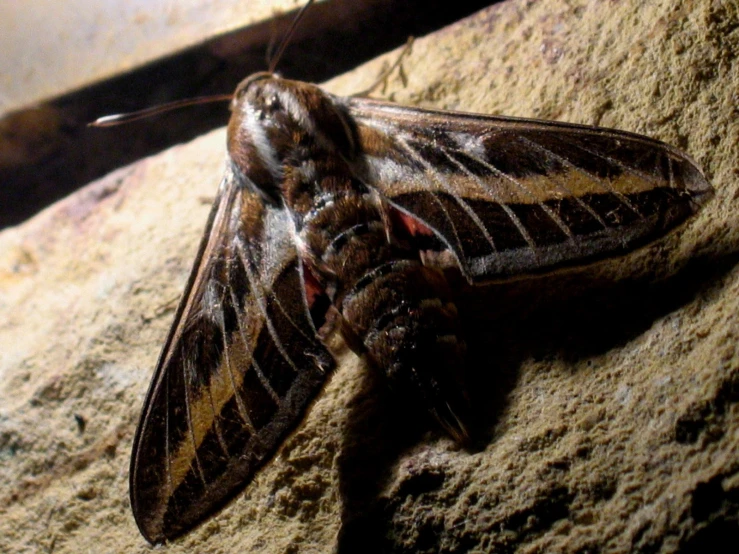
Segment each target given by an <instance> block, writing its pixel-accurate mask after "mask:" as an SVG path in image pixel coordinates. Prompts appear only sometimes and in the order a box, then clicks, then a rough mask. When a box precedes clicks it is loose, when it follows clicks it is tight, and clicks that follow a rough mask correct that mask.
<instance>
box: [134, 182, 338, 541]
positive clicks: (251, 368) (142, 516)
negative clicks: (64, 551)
mask: <svg viewBox="0 0 739 554" xmlns="http://www.w3.org/2000/svg"><path fill="white" fill-rule="evenodd" d="M292 232H293V229H292V223H291V220H290V217H289V214H288V213H286V212H285V211H284V210H281V209H278V208H275V207H270V206H267V205H265V204H264V203H263V202H262V200H261V199H260V198H259V197H258V196H257V195H256V194H254V193H252V192H249V191H248V190H246V189H245V188H244V187H240V186H237V185H236V184H235V182H234V179H233V177H232V176H231V175H227V177H226V178H225V179H224V183H223V184H222V185H221V188H220V190H219V193H218V197H217V199H216V201H215V204H214V206H213V210H212V212H211V216H210V219H209V222H208V226H207V228H206V233H205V236H204V237H203V242H202V243H201V246H200V251H199V253H198V257H197V259H196V261H195V266H194V268H193V272H192V275H191V276H190V281H189V283H188V285H187V288H186V291H185V294H184V296H183V299H182V301H181V304H180V307H179V309H178V311H177V315H176V317H175V321H174V324H173V327H172V329H171V331H170V334H169V337H168V339H167V342H166V344H165V346H164V349H163V351H162V354H161V357H160V358H159V362H158V365H157V369H156V372H155V374H154V378H153V381H152V383H151V386H150V389H149V392H148V395H147V397H146V403H145V405H144V410H143V413H142V415H141V420H140V422H139V426H138V429H137V431H136V437H135V439H134V446H133V456H132V459H131V472H130V494H131V506H132V509H133V513H134V517H135V518H136V523H137V524H138V526H139V529H140V530H141V533H142V534H143V535H144V537H146V539H147V540H148V541H150V542H151V543H159V542H163V541H164V540H167V539H172V538H175V537H177V536H178V535H181V534H182V533H185V532H187V531H188V530H190V529H191V528H193V527H194V526H195V525H197V524H198V523H200V522H201V521H203V520H204V519H205V518H206V517H207V516H209V515H210V514H212V513H213V512H214V511H216V510H218V509H219V508H220V507H222V506H223V505H224V504H225V503H226V502H228V501H229V500H230V499H231V498H232V497H233V496H234V495H236V494H237V493H238V492H239V491H241V490H242V489H243V488H244V487H245V486H246V484H247V483H248V482H249V481H250V480H251V479H252V477H253V476H254V474H255V472H256V471H257V470H258V469H259V467H260V466H262V465H263V464H264V463H265V462H266V461H268V459H269V458H270V457H271V456H272V455H273V453H274V452H275V450H276V449H277V448H278V446H279V445H280V443H281V442H282V440H283V439H284V438H285V436H286V435H287V434H288V433H289V432H290V431H291V430H292V429H293V428H294V427H295V426H296V425H297V424H298V423H299V422H300V421H301V420H302V418H303V414H304V413H305V410H306V409H307V407H308V405H309V404H310V402H311V400H312V399H313V398H314V397H315V395H316V394H317V393H318V392H319V391H320V389H321V387H322V385H323V383H324V381H325V380H326V377H327V375H328V373H329V372H330V370H331V369H332V368H333V366H334V360H333V358H332V356H331V355H330V354H329V352H328V351H327V350H326V348H325V347H324V346H323V344H321V342H320V341H319V340H318V339H317V337H316V329H315V328H314V325H313V322H312V318H311V313H310V308H311V307H309V305H308V298H307V296H306V292H305V286H304V280H303V276H302V269H301V266H300V263H299V260H298V257H297V252H296V249H295V245H294V241H293V238H292ZM314 307H315V306H314Z"/></svg>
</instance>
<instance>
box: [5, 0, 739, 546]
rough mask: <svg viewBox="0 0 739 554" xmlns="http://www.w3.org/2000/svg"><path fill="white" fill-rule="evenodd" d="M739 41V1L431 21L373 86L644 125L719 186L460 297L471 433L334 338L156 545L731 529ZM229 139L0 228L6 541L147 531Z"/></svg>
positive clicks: (515, 8) (619, 535) (474, 541)
mask: <svg viewBox="0 0 739 554" xmlns="http://www.w3.org/2000/svg"><path fill="white" fill-rule="evenodd" d="M396 56H397V54H392V55H390V56H388V57H386V60H394V59H395V57H396ZM737 58H739V11H738V9H737V5H736V4H735V3H730V2H719V1H716V0H695V1H693V2H668V1H655V2H649V3H648V4H645V3H644V2H639V1H636V0H624V1H621V2H604V1H597V2H592V1H585V0H581V1H574V2H573V1H564V0H561V1H560V0H552V1H548V2H535V1H531V0H529V1H523V0H512V1H508V2H504V3H501V4H498V5H495V6H492V7H490V8H488V9H486V10H484V11H482V12H480V13H478V14H476V15H475V16H473V17H471V18H468V19H466V20H463V21H460V22H458V23H457V24H455V25H453V26H451V27H449V28H446V29H444V30H442V31H439V32H437V33H435V34H434V35H432V36H429V37H425V38H421V39H418V40H417V41H416V43H415V44H414V46H413V51H412V53H411V55H410V56H409V57H408V58H407V59H406V60H405V61H404V63H403V69H404V73H405V75H406V76H407V83H406V84H403V83H402V82H401V81H400V80H399V79H396V78H391V79H390V81H389V83H388V87H387V90H385V91H384V92H383V93H382V94H384V96H385V97H387V98H390V99H393V100H394V101H397V102H400V103H407V104H414V105H423V106H427V107H436V108H443V109H457V110H465V111H474V112H480V113H505V114H508V115H518V116H527V117H540V118H548V119H560V120H566V121H574V122H580V123H587V124H597V125H602V126H610V127H618V128H622V129H628V130H631V131H635V132H640V133H644V134H648V135H650V136H653V137H655V138H659V139H662V140H664V141H666V142H669V143H672V144H674V145H676V146H678V147H680V148H682V149H684V150H686V151H687V152H689V153H690V154H691V155H692V156H693V157H694V158H695V159H696V160H697V161H698V163H699V164H700V165H701V166H702V167H703V168H704V170H705V173H706V175H707V176H708V178H709V179H710V180H711V181H712V183H713V184H714V186H715V188H716V190H717V194H716V197H715V198H714V199H713V200H712V201H711V203H710V204H709V205H707V206H706V208H705V209H704V210H703V211H702V212H700V213H699V215H698V216H697V217H696V218H694V219H693V220H691V222H690V223H689V224H688V225H687V226H685V227H683V228H681V229H680V230H679V231H677V232H675V233H673V234H671V235H670V236H669V237H667V238H666V239H664V240H662V241H660V242H659V243H657V244H655V245H653V246H650V247H648V248H646V249H644V250H641V251H639V252H637V253H635V254H632V255H630V256H628V257H626V258H622V259H620V260H614V261H610V262H607V263H605V264H601V265H600V266H596V267H592V268H588V269H586V270H583V271H580V272H570V273H566V274H559V275H556V276H552V277H547V278H537V279H535V280H527V281H520V282H515V283H510V284H505V285H500V286H494V287H493V286H491V287H487V288H485V289H484V290H481V291H477V293H476V294H473V295H469V298H468V297H467V295H466V296H465V297H464V298H462V299H461V301H460V309H461V311H462V313H463V315H464V316H465V322H466V327H467V328H468V333H467V337H468V345H469V349H470V357H471V362H470V367H469V368H468V370H467V374H468V380H469V381H470V383H471V384H472V396H473V402H474V404H475V407H476V410H477V411H478V412H479V428H480V448H479V450H478V451H474V452H469V451H465V450H460V449H459V448H457V447H456V446H455V445H454V444H453V443H452V442H451V441H450V440H449V439H448V438H446V437H445V436H444V435H443V433H442V432H440V431H439V430H438V429H437V428H436V427H434V425H433V424H432V423H430V422H429V421H427V420H426V418H425V417H424V416H423V415H422V414H416V413H414V412H412V411H410V410H408V409H407V408H406V407H404V406H403V402H402V401H400V402H399V401H398V399H397V398H395V397H394V396H393V395H392V394H390V393H389V392H388V391H386V390H385V389H384V388H383V387H382V386H380V385H379V384H378V383H376V381H377V379H375V377H374V376H373V375H372V374H371V373H370V372H368V371H366V370H365V369H364V368H363V367H362V365H361V363H360V362H359V360H357V358H356V357H355V356H354V355H353V354H351V353H350V352H348V351H345V350H344V351H342V352H341V353H340V360H341V367H340V369H339V371H338V372H337V373H336V375H335V376H334V378H333V379H332V380H331V381H330V382H329V384H328V385H327V387H326V389H325V392H324V394H323V395H322V396H321V397H320V399H319V400H318V401H317V402H316V404H315V405H314V407H313V409H312V411H311V412H310V414H309V415H308V417H307V418H306V420H305V422H304V424H303V426H302V427H301V428H300V429H299V430H298V431H297V432H296V433H295V434H294V435H293V436H292V437H290V438H289V439H288V440H287V441H286V443H285V445H284V447H283V449H282V450H281V452H280V453H279V454H278V456H277V457H276V459H275V460H274V461H273V462H272V463H271V464H269V465H268V466H267V467H266V468H265V469H264V470H263V471H262V472H261V473H259V475H258V476H257V477H256V479H255V480H254V482H253V483H252V484H251V485H250V486H249V487H248V488H247V489H246V491H245V492H244V493H243V494H241V495H239V496H238V497H237V498H236V500H235V501H234V502H233V503H232V504H231V505H229V506H228V507H227V508H226V509H224V510H223V511H222V512H221V513H220V514H218V515H217V516H215V517H213V518H212V519H211V520H209V521H208V522H207V523H205V524H204V525H203V526H201V527H200V528H199V529H197V530H196V531H194V532H193V533H191V534H189V535H188V536H186V537H184V538H183V539H181V540H179V541H177V542H175V543H174V544H172V545H170V546H169V547H168V550H169V551H172V552H235V551H243V552H328V551H331V550H332V549H338V550H339V551H340V552H347V553H349V552H362V551H370V552H382V551H386V552H421V553H425V552H429V553H430V552H447V553H451V552H493V551H494V552H522V553H523V552H531V553H533V552H578V553H585V552H614V553H615V552H677V551H680V552H693V551H697V550H698V549H699V548H700V549H701V550H704V551H707V552H722V551H724V552H729V551H733V550H732V549H731V548H730V546H735V544H732V543H734V542H735V541H734V540H733V538H734V537H736V536H737V532H739V523H738V521H737V517H738V516H737V513H739V355H737V353H736V351H735V350H736V338H737V334H738V333H739V319H738V316H737V314H739V269H738V268H737V262H739V211H737V209H736V206H735V205H734V204H735V202H736V199H737V197H739V147H738V146H737V145H738V144H739V123H737V121H739V117H738V115H739V114H737V107H736V106H737V105H738V104H739V96H738V93H737V91H739V70H738V68H737V63H736V61H735V60H736V59H737ZM382 63H384V60H376V61H375V62H373V63H371V64H368V65H367V66H365V67H362V68H359V69H358V70H357V71H355V72H353V73H352V74H350V75H346V76H344V77H342V78H341V79H338V80H336V81H335V82H332V83H330V84H329V87H330V89H331V90H332V91H334V92H339V93H343V94H347V93H350V92H352V91H356V90H362V89H363V88H365V87H366V86H367V85H368V84H369V83H370V82H371V81H372V80H373V79H374V78H375V76H376V75H378V73H379V71H380V67H381V66H382ZM112 132H115V131H112ZM223 156H224V132H223V131H216V132H214V133H211V134H209V135H206V136H203V137H201V138H199V139H197V140H195V141H193V142H191V143H189V144H186V145H183V146H179V147H176V148H172V149H171V150H169V151H167V152H165V153H163V154H161V155H158V156H156V157H153V158H149V159H146V160H142V161H140V162H139V163H137V164H135V165H133V166H130V167H127V168H124V169H121V170H119V171H116V172H114V173H113V174H111V175H109V176H107V177H106V178H104V179H102V180H100V181H98V182H95V183H93V184H91V185H89V186H88V187H86V188H85V189H83V190H81V191H79V192H78V193H76V194H74V195H73V196H71V197H69V198H67V199H65V200H63V201H62V202H59V203H58V204H56V205H54V206H52V207H50V208H49V209H47V210H46V211H45V212H43V213H41V214H39V215H38V216H37V217H35V218H34V219H32V220H30V221H28V222H26V223H25V224H23V225H21V226H19V227H17V228H13V229H9V230H7V231H5V232H4V233H2V234H0V310H1V312H0V313H2V320H0V460H2V465H1V466H0V551H2V552H9V553H10V552H55V553H60V552H62V553H63V552H75V553H76V552H137V551H146V550H147V549H148V547H147V545H146V544H145V542H144V540H143V539H142V538H141V536H140V535H139V534H138V532H137V530H136V527H135V524H134V522H133V518H132V516H131V513H130V507H129V502H128V490H127V489H128V482H127V475H128V463H129V456H130V447H131V441H132V438H133V433H134V429H135V425H136V421H137V418H138V414H139V410H140V408H141V403H142V400H143V396H144V394H145V392H146V388H147V386H148V381H149V378H150V375H151V371H152V369H153V367H154V364H155V362H156V358H157V355H158V353H159V349H160V348H161V344H162V342H163V340H164V338H165V335H166V333H167V329H168V326H169V325H170V323H171V319H172V317H173V311H174V308H175V306H176V301H177V298H178V295H179V293H180V292H181V290H182V288H183V286H184V284H185V281H186V279H187V275H188V272H189V268H190V264H191V262H192V259H193V257H194V255H195V250H196V248H197V244H198V241H199V237H200V233H201V232H202V227H203V225H204V223H205V220H206V218H207V213H208V210H209V205H208V204H209V200H208V199H209V198H212V197H213V195H214V193H215V189H216V186H217V184H218V181H219V179H220V174H221V170H222V163H223ZM724 544H727V546H724V547H723V550H722V548H721V546H720V545H724ZM727 548H728V549H727Z"/></svg>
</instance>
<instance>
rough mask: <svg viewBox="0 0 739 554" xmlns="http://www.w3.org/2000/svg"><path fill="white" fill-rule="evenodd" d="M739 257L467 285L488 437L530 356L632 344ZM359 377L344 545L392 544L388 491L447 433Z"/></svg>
mask: <svg viewBox="0 0 739 554" xmlns="http://www.w3.org/2000/svg"><path fill="white" fill-rule="evenodd" d="M607 263H611V262H607ZM738 263H739V247H737V249H735V251H732V252H726V253H723V254H721V255H720V256H717V254H716V253H713V254H711V255H710V256H709V255H706V256H704V257H694V258H693V259H691V260H690V261H689V262H688V263H687V264H686V265H685V266H684V267H683V268H682V269H681V270H680V271H679V272H678V273H676V274H675V275H673V276H671V277H669V278H667V279H664V280H662V281H659V282H654V281H653V280H651V279H646V278H645V279H624V280H620V281H615V280H614V278H613V276H612V275H613V274H612V273H611V276H610V277H608V276H607V274H608V271H606V272H605V273H604V272H603V271H602V270H601V269H597V268H596V269H595V270H594V269H586V270H584V271H580V272H571V273H565V274H560V275H553V276H547V277H539V278H534V279H530V280H522V281H519V282H514V283H508V284H501V285H495V286H490V287H485V288H483V289H479V290H477V291H470V292H465V293H464V294H463V295H462V296H461V298H460V300H459V303H458V306H459V308H460V313H461V314H463V317H464V320H463V325H464V327H465V333H466V335H465V339H466V341H467V345H468V356H467V368H466V379H467V384H468V389H469V393H470V399H471V402H472V406H473V410H474V412H475V416H476V422H475V423H476V426H477V427H476V428H475V429H474V431H475V434H476V438H477V442H478V446H479V447H481V448H483V447H484V446H485V445H486V444H488V443H489V442H490V440H491V439H492V437H493V435H494V432H495V425H496V423H497V421H498V419H499V417H500V414H501V412H502V411H503V410H504V409H505V407H506V404H507V398H508V396H509V394H510V392H511V390H512V389H513V387H514V386H515V384H516V381H517V378H518V372H519V367H520V366H521V364H522V362H523V361H524V360H527V359H531V358H533V359H546V358H555V357H556V358H559V359H564V360H570V361H576V360H581V359H583V358H587V357H592V356H597V355H599V354H603V353H605V352H607V351H608V350H610V349H612V348H615V347H617V346H619V345H623V344H626V343H628V342H629V341H631V340H633V339H635V338H636V337H638V336H639V335H641V334H642V333H644V332H645V331H646V330H647V329H648V328H649V327H650V326H651V325H652V324H653V323H654V322H655V320H657V319H659V318H661V317H663V316H665V315H667V314H669V313H671V312H673V311H675V310H677V309H678V308H679V307H680V306H683V305H685V304H687V303H689V302H690V301H691V300H692V299H693V298H694V297H695V296H696V295H697V294H699V293H703V294H708V293H709V291H710V289H711V287H712V285H713V286H716V284H717V283H718V282H719V281H720V279H721V278H722V277H723V276H724V275H725V274H726V273H727V272H728V271H730V270H731V269H732V268H733V267H734V266H735V265H737V264H738ZM601 267H602V266H601ZM581 367H582V365H581ZM591 370H592V371H597V370H598V369H597V367H592V368H591ZM358 378H360V379H362V380H363V389H364V390H363V393H362V394H360V395H358V396H357V397H355V398H354V399H353V401H352V403H351V405H350V406H348V410H349V417H348V419H347V421H348V423H347V427H346V429H345V432H344V439H343V444H342V449H341V451H342V454H341V456H340V458H339V460H338V470H339V481H340V485H339V487H340V494H341V497H342V516H341V517H342V527H341V530H340V532H339V536H338V542H337V548H336V552H338V553H339V554H349V553H352V554H354V553H361V552H374V553H377V552H387V551H391V550H392V547H391V546H390V545H391V544H392V541H391V540H389V535H391V534H392V529H391V525H392V518H393V508H392V506H391V505H390V504H389V503H388V502H387V501H386V500H385V501H383V499H381V498H380V497H379V493H380V491H382V490H383V488H384V486H385V485H386V484H387V483H388V482H389V479H390V477H391V474H392V471H393V467H394V465H395V462H397V460H398V458H399V457H400V454H401V453H402V452H403V451H404V450H407V449H408V448H410V447H412V446H413V445H415V444H417V443H418V442H419V440H420V439H421V437H422V435H423V434H424V433H428V432H436V433H438V434H439V435H441V434H442V432H441V431H439V430H438V429H437V428H436V427H435V426H434V423H433V422H432V421H431V420H430V418H429V417H428V416H427V415H426V414H424V413H419V412H418V410H417V408H415V407H414V406H413V405H412V404H411V403H409V402H406V399H402V398H397V397H396V396H395V395H394V394H393V393H392V392H391V391H389V390H388V388H387V387H386V386H385V384H384V382H383V378H382V377H381V376H380V375H378V374H377V372H372V371H369V370H368V371H364V372H362V375H361V376H358Z"/></svg>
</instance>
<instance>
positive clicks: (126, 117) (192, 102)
mask: <svg viewBox="0 0 739 554" xmlns="http://www.w3.org/2000/svg"><path fill="white" fill-rule="evenodd" d="M232 99H233V94H215V95H213V96H198V97H197V98H186V99H183V100H174V101H173V102H167V103H166V104H160V105H159V106H152V107H151V108H144V109H143V110H137V111H135V112H129V113H118V114H113V115H106V116H103V117H99V118H97V119H96V120H95V121H93V122H92V123H88V124H87V126H88V127H113V126H114V125H122V124H124V123H130V122H131V121H136V120H138V119H144V118H145V117H149V116H151V115H157V114H160V113H165V112H169V111H172V110H176V109H179V108H182V107H184V106H196V105H198V104H209V103H210V102H225V101H226V100H232Z"/></svg>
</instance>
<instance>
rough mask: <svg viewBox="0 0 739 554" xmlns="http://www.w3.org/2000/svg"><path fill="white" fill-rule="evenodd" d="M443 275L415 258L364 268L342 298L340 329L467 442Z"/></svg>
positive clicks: (459, 345) (460, 361)
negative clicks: (359, 278)
mask: <svg viewBox="0 0 739 554" xmlns="http://www.w3.org/2000/svg"><path fill="white" fill-rule="evenodd" d="M451 297H452V295H451V291H450V290H449V286H448V284H447V282H446V278H445V277H444V275H443V274H442V273H441V272H440V271H438V270H436V269H433V268H430V267H425V266H423V265H422V264H421V263H420V262H418V261H417V260H408V259H406V260H394V261H389V262H386V263H384V264H382V265H379V266H377V267H376V268H374V269H373V270H371V271H370V272H368V273H367V274H366V275H365V276H364V277H363V278H362V279H361V280H360V281H358V283H357V284H356V285H355V286H354V287H353V289H351V290H349V291H348V293H347V294H346V296H345V297H344V299H343V302H342V308H341V311H342V315H343V319H344V322H345V323H344V329H343V334H344V336H345V337H346V338H347V339H348V342H349V343H350V344H352V343H354V345H355V348H356V346H359V345H358V344H357V342H359V343H361V348H362V350H363V351H364V352H365V353H366V356H367V358H368V359H369V362H370V363H371V364H372V365H373V366H375V367H377V368H381V369H383V370H384V371H385V372H386V373H387V376H388V378H389V380H390V383H391V386H392V387H393V388H395V389H396V390H398V391H399V392H401V393H402V394H413V395H416V396H418V397H420V400H421V402H422V403H423V404H424V405H425V406H426V407H427V408H428V410H429V411H430V412H431V414H432V415H433V416H434V417H435V418H436V419H437V420H438V421H439V423H441V425H442V426H443V427H444V429H445V430H446V431H447V432H448V433H449V434H450V435H451V436H452V438H454V439H455V440H456V441H457V442H459V443H462V444H464V443H468V442H469V439H470V437H469V432H468V429H469V422H468V413H469V407H468V400H467V395H466V392H465V388H464V382H463V377H462V371H463V368H464V354H465V345H464V342H463V340H462V339H461V338H460V326H459V320H458V317H457V309H456V306H455V305H454V303H453V302H452V300H451Z"/></svg>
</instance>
